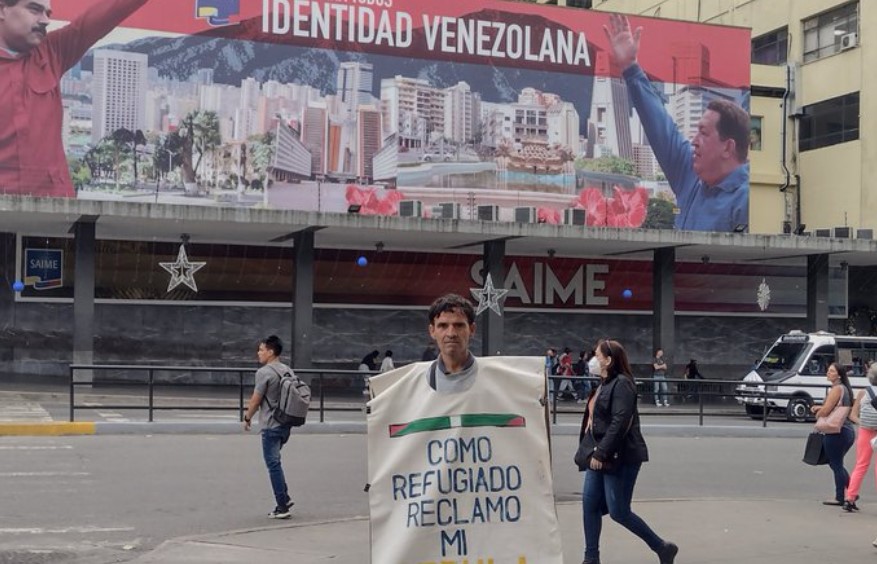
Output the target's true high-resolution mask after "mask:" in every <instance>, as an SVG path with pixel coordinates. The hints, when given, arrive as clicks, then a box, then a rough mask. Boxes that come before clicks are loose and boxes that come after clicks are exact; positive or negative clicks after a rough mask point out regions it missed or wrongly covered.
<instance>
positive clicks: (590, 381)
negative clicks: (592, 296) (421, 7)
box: [69, 364, 830, 427]
mask: <svg viewBox="0 0 877 564" xmlns="http://www.w3.org/2000/svg"><path fill="white" fill-rule="evenodd" d="M108 371H115V372H124V373H126V374H128V375H130V374H132V373H133V374H142V375H143V377H142V378H139V379H137V380H130V379H118V378H114V379H99V378H94V379H90V380H80V381H77V379H76V375H77V372H89V373H92V374H95V373H106V372H108ZM69 373H70V378H69V390H70V398H69V410H70V421H75V419H76V411H77V410H83V409H93V408H94V406H93V405H86V404H78V403H77V402H76V394H77V388H80V387H92V386H94V385H111V386H114V387H130V388H133V389H139V390H142V391H143V392H144V393H145V399H146V404H145V405H143V404H133V403H110V404H104V403H102V404H101V405H100V408H101V409H115V410H146V411H147V418H148V421H150V422H153V421H154V416H155V412H157V411H225V412H228V411H236V412H237V415H238V418H239V420H241V421H243V416H244V410H245V408H246V404H247V401H248V399H249V393H250V392H248V391H247V389H250V388H252V387H253V385H254V383H255V381H254V380H255V377H254V375H255V369H254V367H211V366H198V367H193V366H162V365H142V364H141V365H137V364H71V365H70V368H69ZM189 373H191V374H209V373H218V374H228V375H232V377H231V378H230V379H232V380H235V381H236V382H234V383H226V382H215V381H212V382H211V381H204V382H201V381H192V382H180V381H173V380H166V379H164V378H161V379H157V378H156V375H162V376H163V375H166V374H189ZM295 373H296V374H297V375H298V376H301V377H303V379H305V380H309V382H310V386H311V393H312V403H311V411H314V412H317V413H319V421H320V422H321V423H322V422H325V420H326V412H329V411H337V412H363V411H364V405H363V399H362V395H361V394H359V391H360V390H363V389H365V388H366V385H367V378H368V377H369V376H371V375H374V374H377V373H376V372H361V371H358V370H337V369H296V371H295ZM564 380H567V381H571V382H572V383H573V387H574V388H576V389H578V390H583V388H582V385H583V384H587V386H588V388H593V387H595V386H596V385H598V384H599V380H600V379H599V378H596V377H587V376H549V384H548V385H549V388H550V389H551V390H552V391H551V393H550V396H549V397H550V401H549V408H550V411H551V415H552V422H553V423H557V416H558V415H564V414H566V415H576V414H582V413H583V412H584V409H585V406H584V405H580V404H572V405H571V406H570V405H569V404H567V403H566V402H562V401H561V400H560V399H559V396H560V392H559V391H553V390H558V388H559V387H560V383H561V382H562V381H564ZM655 381H656V380H655V379H653V378H638V379H637V381H636V383H637V393H638V395H639V396H640V397H641V398H642V397H649V398H651V397H653V396H654V391H653V385H654V382H655ZM659 381H661V382H666V383H667V386H668V391H667V394H668V395H669V396H671V397H674V398H675V399H676V400H681V401H682V402H683V403H684V404H686V405H690V404H696V406H697V409H696V414H697V417H698V425H700V426H703V424H704V419H705V418H706V417H707V416H708V415H709V416H713V417H716V416H719V415H723V416H727V413H726V412H724V413H719V412H718V410H717V409H715V408H716V406H717V405H720V404H722V403H725V404H733V405H737V401H736V399H735V398H736V397H738V396H740V392H739V391H738V390H737V388H738V386H741V385H745V386H746V387H747V392H746V394H745V395H746V396H747V397H749V398H758V400H759V401H758V402H757V403H751V404H750V405H753V406H755V407H760V408H761V413H760V417H757V418H759V419H761V422H762V426H764V427H766V426H767V422H768V418H769V415H770V412H771V410H776V409H777V408H776V407H773V406H771V405H770V400H773V399H777V398H781V399H793V398H799V399H800V398H801V397H802V396H800V395H793V394H790V393H783V392H782V389H784V388H795V389H801V388H817V389H822V390H825V393H827V391H828V388H829V387H830V386H829V385H828V384H824V385H823V384H783V383H774V382H768V383H761V382H743V381H741V380H686V379H678V378H667V379H659ZM186 387H192V388H201V389H207V390H211V391H212V390H236V391H237V394H236V399H237V404H236V405H235V406H234V407H229V406H227V405H224V406H220V405H217V406H210V405H207V406H205V405H203V404H197V405H196V404H186V403H180V402H179V401H176V402H175V403H174V404H173V405H163V404H157V402H156V395H155V392H156V390H157V389H161V388H186ZM245 388H246V389H245ZM332 389H334V390H336V391H337V390H338V389H342V390H345V391H347V392H350V390H351V389H353V390H354V391H355V393H356V394H357V395H358V396H359V399H358V400H357V401H356V402H355V403H356V404H357V405H353V406H350V405H346V406H345V405H331V406H329V405H327V404H326V400H327V391H329V390H332ZM348 395H349V394H348ZM159 399H161V398H159ZM314 399H315V400H316V405H314V401H313V400H314ZM809 405H810V403H809V401H808V403H807V406H808V408H809ZM765 408H767V409H765ZM740 409H741V410H742V409H743V408H742V406H741V407H740ZM655 414H657V415H664V416H667V415H670V416H676V415H689V416H690V415H692V410H691V409H685V410H679V411H663V410H662V411H659V412H656V413H655ZM643 415H646V416H648V415H652V414H651V413H644V414H643ZM741 415H742V413H741ZM749 416H750V417H752V418H753V419H756V417H753V416H752V414H751V413H750V414H749Z"/></svg>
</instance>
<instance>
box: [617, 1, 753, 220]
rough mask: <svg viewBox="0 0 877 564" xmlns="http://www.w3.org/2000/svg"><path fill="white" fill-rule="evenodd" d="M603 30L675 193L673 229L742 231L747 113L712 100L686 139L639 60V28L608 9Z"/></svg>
mask: <svg viewBox="0 0 877 564" xmlns="http://www.w3.org/2000/svg"><path fill="white" fill-rule="evenodd" d="M604 30H605V32H606V38H607V39H608V41H609V46H610V50H611V52H612V56H613V57H614V60H615V63H616V64H617V65H618V67H619V68H621V69H622V71H623V73H622V74H623V76H624V80H625V82H626V84H627V88H628V90H629V92H630V98H631V100H632V101H633V105H634V107H635V108H636V113H637V114H638V115H639V118H640V120H641V121H642V125H643V129H644V130H645V132H646V137H648V139H649V143H650V144H651V146H652V150H653V151H654V152H655V158H657V159H658V163H659V164H660V165H661V169H662V170H663V171H664V174H666V175H667V180H668V181H669V182H670V187H671V188H672V189H673V192H674V193H675V194H676V201H677V203H678V206H679V214H678V215H677V216H676V222H675V224H676V229H688V230H694V231H724V232H730V231H740V230H743V231H745V230H746V229H747V228H748V225H749V163H748V158H749V114H748V113H747V112H746V110H744V109H743V108H741V107H740V106H739V105H737V104H736V103H734V102H732V101H731V100H727V99H716V100H713V101H711V102H710V103H709V104H708V106H707V109H706V111H705V112H704V113H703V117H701V119H700V122H699V123H698V126H697V133H696V134H695V136H694V137H693V138H692V139H691V141H689V140H687V139H685V137H684V136H683V135H682V134H681V133H680V132H679V128H678V127H677V126H676V123H675V122H674V121H673V119H672V118H671V117H670V115H669V114H668V113H667V110H666V108H664V102H663V100H661V98H660V96H659V95H658V94H657V92H655V90H654V88H653V87H652V84H651V82H649V79H648V77H647V76H646V74H645V72H643V69H642V68H640V66H639V64H637V54H638V53H639V45H640V36H641V34H642V28H637V29H636V30H633V31H631V28H630V23H629V22H628V19H627V17H626V16H623V15H621V14H611V15H610V16H609V25H608V26H604Z"/></svg>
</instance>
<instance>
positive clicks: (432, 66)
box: [82, 14, 592, 108]
mask: <svg viewBox="0 0 877 564" xmlns="http://www.w3.org/2000/svg"><path fill="white" fill-rule="evenodd" d="M472 17H485V16H484V14H475V15H472ZM536 19H537V20H540V21H539V22H536V23H538V24H539V25H540V26H544V25H546V22H544V21H542V18H536ZM414 33H415V35H416V34H419V33H422V29H415V31H414ZM231 34H234V37H226V36H225V35H231ZM251 37H253V38H258V41H254V40H251V39H250V38H251ZM244 38H246V39H244ZM266 38H267V39H268V41H267V42H266V41H264V40H265V39H266ZM285 39H286V37H285V36H271V35H269V36H266V35H264V34H262V33H261V19H258V20H248V21H246V22H242V23H241V25H240V26H235V27H233V28H221V29H216V30H211V31H210V32H209V33H208V34H202V35H189V36H180V37H144V38H143V39H137V40H134V41H131V42H130V43H127V44H122V45H112V46H105V47H103V48H113V49H117V50H121V51H129V52H136V53H142V54H145V55H147V56H148V57H149V66H150V67H152V68H155V69H157V70H158V73H159V75H161V76H163V77H167V78H173V79H175V80H187V79H188V78H189V77H191V76H193V75H194V74H196V73H197V71H198V70H199V69H212V70H213V71H214V72H213V80H214V82H216V83H220V84H231V85H235V86H239V85H240V83H241V81H242V80H244V79H246V78H250V77H252V78H254V79H256V80H257V81H259V82H265V81H268V80H276V81H278V82H281V83H295V82H297V83H300V84H307V85H310V86H313V87H315V88H319V89H320V91H321V93H322V94H323V95H326V94H333V93H335V88H336V85H335V82H336V76H337V71H338V67H339V65H340V64H341V63H342V62H348V61H367V62H369V63H371V64H372V65H373V67H374V81H373V84H372V88H373V91H372V94H373V95H375V97H379V96H380V84H381V80H382V79H385V78H393V77H394V76H396V75H401V76H405V77H409V78H420V79H424V80H427V81H428V82H429V83H430V84H431V85H432V86H435V87H437V88H446V87H450V86H454V85H455V84H457V83H458V82H460V81H464V82H466V83H468V84H469V86H470V87H471V88H472V91H473V92H478V93H480V94H481V97H482V100H484V101H486V102H500V103H501V102H506V103H508V102H515V101H517V97H518V94H519V93H520V91H521V90H522V89H523V88H527V87H530V88H535V89H537V90H540V91H543V92H553V93H558V94H561V95H562V96H563V98H564V99H565V100H567V101H569V102H572V103H573V104H575V106H576V107H577V108H588V107H589V106H590V94H591V84H592V80H591V77H590V76H586V74H585V72H584V71H583V72H582V74H581V75H576V74H565V73H554V72H545V71H544V70H531V69H526V68H512V67H504V66H489V65H476V64H466V63H460V62H453V61H440V60H435V59H432V60H429V59H419V58H414V57H411V56H404V57H397V56H390V55H382V54H372V53H363V52H362V51H360V50H356V51H352V50H351V51H341V50H331V49H328V48H326V49H322V48H314V47H301V46H295V45H289V44H287V43H286V42H285V41H284V40H285ZM327 47H328V45H327ZM409 55H410V54H409ZM424 55H425V56H428V54H426V53H424ZM82 68H83V70H91V68H92V53H91V52H90V53H89V54H88V55H87V56H86V57H85V58H84V59H83V60H82Z"/></svg>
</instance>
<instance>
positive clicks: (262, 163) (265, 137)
mask: <svg viewBox="0 0 877 564" xmlns="http://www.w3.org/2000/svg"><path fill="white" fill-rule="evenodd" d="M247 149H248V151H249V153H250V159H249V162H250V164H251V166H252V169H253V174H254V175H255V178H254V179H253V181H252V182H251V187H253V188H254V189H262V188H264V187H265V186H266V185H267V178H268V169H269V168H270V167H271V162H272V161H273V160H274V150H275V149H274V134H273V133H272V132H270V131H269V132H267V133H264V134H262V135H254V136H253V137H251V138H250V142H249V144H248V146H247Z"/></svg>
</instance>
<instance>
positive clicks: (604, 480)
mask: <svg viewBox="0 0 877 564" xmlns="http://www.w3.org/2000/svg"><path fill="white" fill-rule="evenodd" d="M596 357H597V361H598V362H599V363H600V367H601V375H600V376H601V383H600V386H599V387H598V388H597V389H596V390H595V391H593V392H592V393H591V395H590V397H589V398H588V404H587V405H588V407H587V409H586V410H585V416H584V419H583V420H582V431H581V434H580V436H579V442H580V445H579V450H578V452H577V453H576V457H575V458H576V464H577V465H578V466H579V470H583V471H584V472H585V483H584V486H583V488H582V517H583V520H584V526H585V559H584V562H583V564H599V563H600V532H601V529H602V525H603V515H605V514H606V513H608V514H609V516H610V517H612V519H613V520H614V521H616V522H618V523H620V524H621V525H623V526H624V527H625V528H627V529H628V530H629V531H630V532H632V533H633V534H635V535H636V536H638V537H639V538H641V539H642V540H643V541H644V542H645V543H646V544H648V545H649V548H651V549H652V550H653V551H655V553H656V554H657V555H658V558H659V561H660V562H661V564H673V560H674V558H676V553H677V552H678V551H679V548H678V547H677V546H676V545H675V544H673V543H671V542H666V541H664V540H663V539H662V538H661V537H659V536H658V535H657V534H656V533H655V532H654V531H653V530H652V529H651V528H650V527H649V526H648V525H647V524H646V522H645V521H643V520H642V519H641V518H640V517H639V516H638V515H636V514H635V513H634V512H633V511H631V508H630V504H631V501H632V499H633V489H634V486H636V478H637V475H638V474H639V470H640V467H641V466H642V463H643V462H646V461H647V460H648V459H649V451H648V448H647V447H646V441H645V439H643V435H642V433H641V432H640V424H639V413H638V412H637V396H636V384H635V383H634V379H633V373H632V371H631V369H630V363H629V362H628V360H627V354H626V353H625V352H624V348H623V347H622V346H621V345H620V344H619V343H618V342H617V341H610V340H605V341H600V343H598V344H597V349H596Z"/></svg>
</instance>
